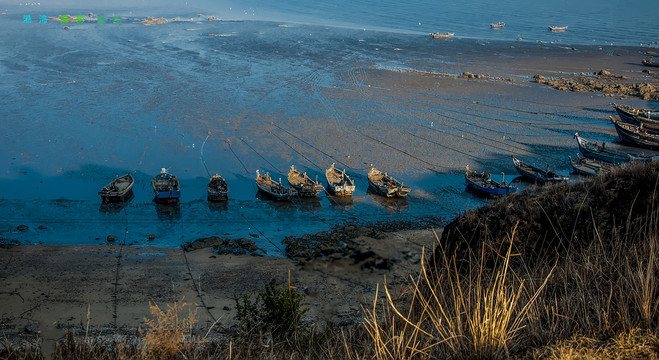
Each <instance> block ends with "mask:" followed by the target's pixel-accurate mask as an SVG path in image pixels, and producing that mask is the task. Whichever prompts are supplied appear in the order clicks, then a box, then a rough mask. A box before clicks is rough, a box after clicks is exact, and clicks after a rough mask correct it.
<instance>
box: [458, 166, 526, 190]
mask: <svg viewBox="0 0 659 360" xmlns="http://www.w3.org/2000/svg"><path fill="white" fill-rule="evenodd" d="M465 180H466V181H467V187H468V188H470V189H472V190H474V191H476V192H478V193H481V194H484V195H488V196H498V195H505V194H512V193H514V192H517V188H516V187H514V186H511V185H508V184H506V180H505V178H504V175H503V173H501V182H500V183H498V182H496V181H494V180H492V178H490V174H489V173H487V172H482V173H477V172H473V171H471V170H469V166H467V170H466V171H465Z"/></svg>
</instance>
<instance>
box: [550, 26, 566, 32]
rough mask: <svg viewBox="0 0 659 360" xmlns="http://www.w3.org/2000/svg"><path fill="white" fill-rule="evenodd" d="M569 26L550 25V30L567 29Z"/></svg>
mask: <svg viewBox="0 0 659 360" xmlns="http://www.w3.org/2000/svg"><path fill="white" fill-rule="evenodd" d="M565 30H567V26H550V27H549V31H565Z"/></svg>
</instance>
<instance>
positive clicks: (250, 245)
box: [181, 236, 266, 256]
mask: <svg viewBox="0 0 659 360" xmlns="http://www.w3.org/2000/svg"><path fill="white" fill-rule="evenodd" d="M181 247H182V248H183V251H193V250H199V249H203V248H209V247H210V248H212V249H213V252H215V253H216V254H218V255H251V256H264V255H265V254H266V251H265V250H263V249H261V248H259V247H258V246H256V243H255V242H254V241H252V240H250V239H245V238H240V239H223V238H220V237H217V236H210V237H207V238H201V239H197V240H195V241H192V242H188V243H185V244H183V245H182V246H181Z"/></svg>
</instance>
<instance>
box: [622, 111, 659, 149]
mask: <svg viewBox="0 0 659 360" xmlns="http://www.w3.org/2000/svg"><path fill="white" fill-rule="evenodd" d="M610 119H611V122H612V123H613V125H614V126H615V127H616V131H617V132H618V137H620V141H621V142H623V143H626V144H629V145H632V146H640V147H644V148H648V149H654V150H659V131H653V130H649V129H646V128H644V127H643V125H640V126H636V125H632V124H628V123H626V122H622V121H620V120H617V119H616V118H614V117H613V116H611V118H610Z"/></svg>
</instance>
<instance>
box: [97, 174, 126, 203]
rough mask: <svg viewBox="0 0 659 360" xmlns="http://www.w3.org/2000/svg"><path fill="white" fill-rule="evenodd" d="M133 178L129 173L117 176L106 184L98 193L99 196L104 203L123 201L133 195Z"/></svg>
mask: <svg viewBox="0 0 659 360" xmlns="http://www.w3.org/2000/svg"><path fill="white" fill-rule="evenodd" d="M134 183H135V180H133V177H132V176H131V175H130V174H126V175H124V176H120V177H117V178H116V179H114V180H112V182H110V183H109V184H107V185H106V186H105V187H104V188H103V189H101V191H99V192H98V195H100V196H101V199H103V202H104V203H112V202H123V201H125V200H127V199H130V198H131V196H132V195H133V184H134Z"/></svg>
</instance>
